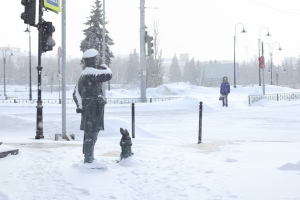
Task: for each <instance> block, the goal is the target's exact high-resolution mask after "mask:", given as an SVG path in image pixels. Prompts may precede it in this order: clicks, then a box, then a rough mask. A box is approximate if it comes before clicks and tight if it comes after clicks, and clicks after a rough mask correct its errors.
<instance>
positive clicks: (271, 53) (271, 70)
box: [265, 42, 282, 85]
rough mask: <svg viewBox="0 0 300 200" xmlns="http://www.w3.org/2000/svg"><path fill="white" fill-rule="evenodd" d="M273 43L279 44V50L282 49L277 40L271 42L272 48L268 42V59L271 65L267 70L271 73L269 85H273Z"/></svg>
mask: <svg viewBox="0 0 300 200" xmlns="http://www.w3.org/2000/svg"><path fill="white" fill-rule="evenodd" d="M265 44H268V43H265ZM274 44H278V45H279V48H278V50H279V51H281V50H282V49H281V46H280V44H279V43H278V42H274V43H273V44H272V48H270V44H268V45H269V51H270V60H271V67H270V69H269V71H268V72H269V73H270V74H271V85H273V45H274Z"/></svg>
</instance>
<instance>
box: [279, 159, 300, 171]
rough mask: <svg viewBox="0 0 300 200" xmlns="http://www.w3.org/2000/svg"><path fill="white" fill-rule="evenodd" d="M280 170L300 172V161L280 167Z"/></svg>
mask: <svg viewBox="0 0 300 200" xmlns="http://www.w3.org/2000/svg"><path fill="white" fill-rule="evenodd" d="M279 170H285V171H300V161H299V162H298V163H286V164H284V165H282V166H281V167H279Z"/></svg>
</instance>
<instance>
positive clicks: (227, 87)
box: [220, 82, 230, 95]
mask: <svg viewBox="0 0 300 200" xmlns="http://www.w3.org/2000/svg"><path fill="white" fill-rule="evenodd" d="M220 93H221V94H223V95H227V94H229V93H230V84H229V83H228V82H222V84H221V87H220Z"/></svg>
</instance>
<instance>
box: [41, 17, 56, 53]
mask: <svg viewBox="0 0 300 200" xmlns="http://www.w3.org/2000/svg"><path fill="white" fill-rule="evenodd" d="M41 28H42V52H43V53H44V52H46V51H52V49H53V47H54V46H55V41H54V40H53V39H52V33H53V32H54V31H55V27H54V26H53V25H52V22H45V21H44V22H42V26H41Z"/></svg>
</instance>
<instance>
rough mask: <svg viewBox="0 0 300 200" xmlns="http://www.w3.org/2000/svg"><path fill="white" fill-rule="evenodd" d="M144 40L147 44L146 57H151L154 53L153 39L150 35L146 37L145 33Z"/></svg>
mask: <svg viewBox="0 0 300 200" xmlns="http://www.w3.org/2000/svg"><path fill="white" fill-rule="evenodd" d="M145 40H146V42H147V50H148V51H147V55H148V56H151V54H153V53H154V50H153V42H152V40H153V37H152V36H150V35H147V32H146V36H145Z"/></svg>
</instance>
